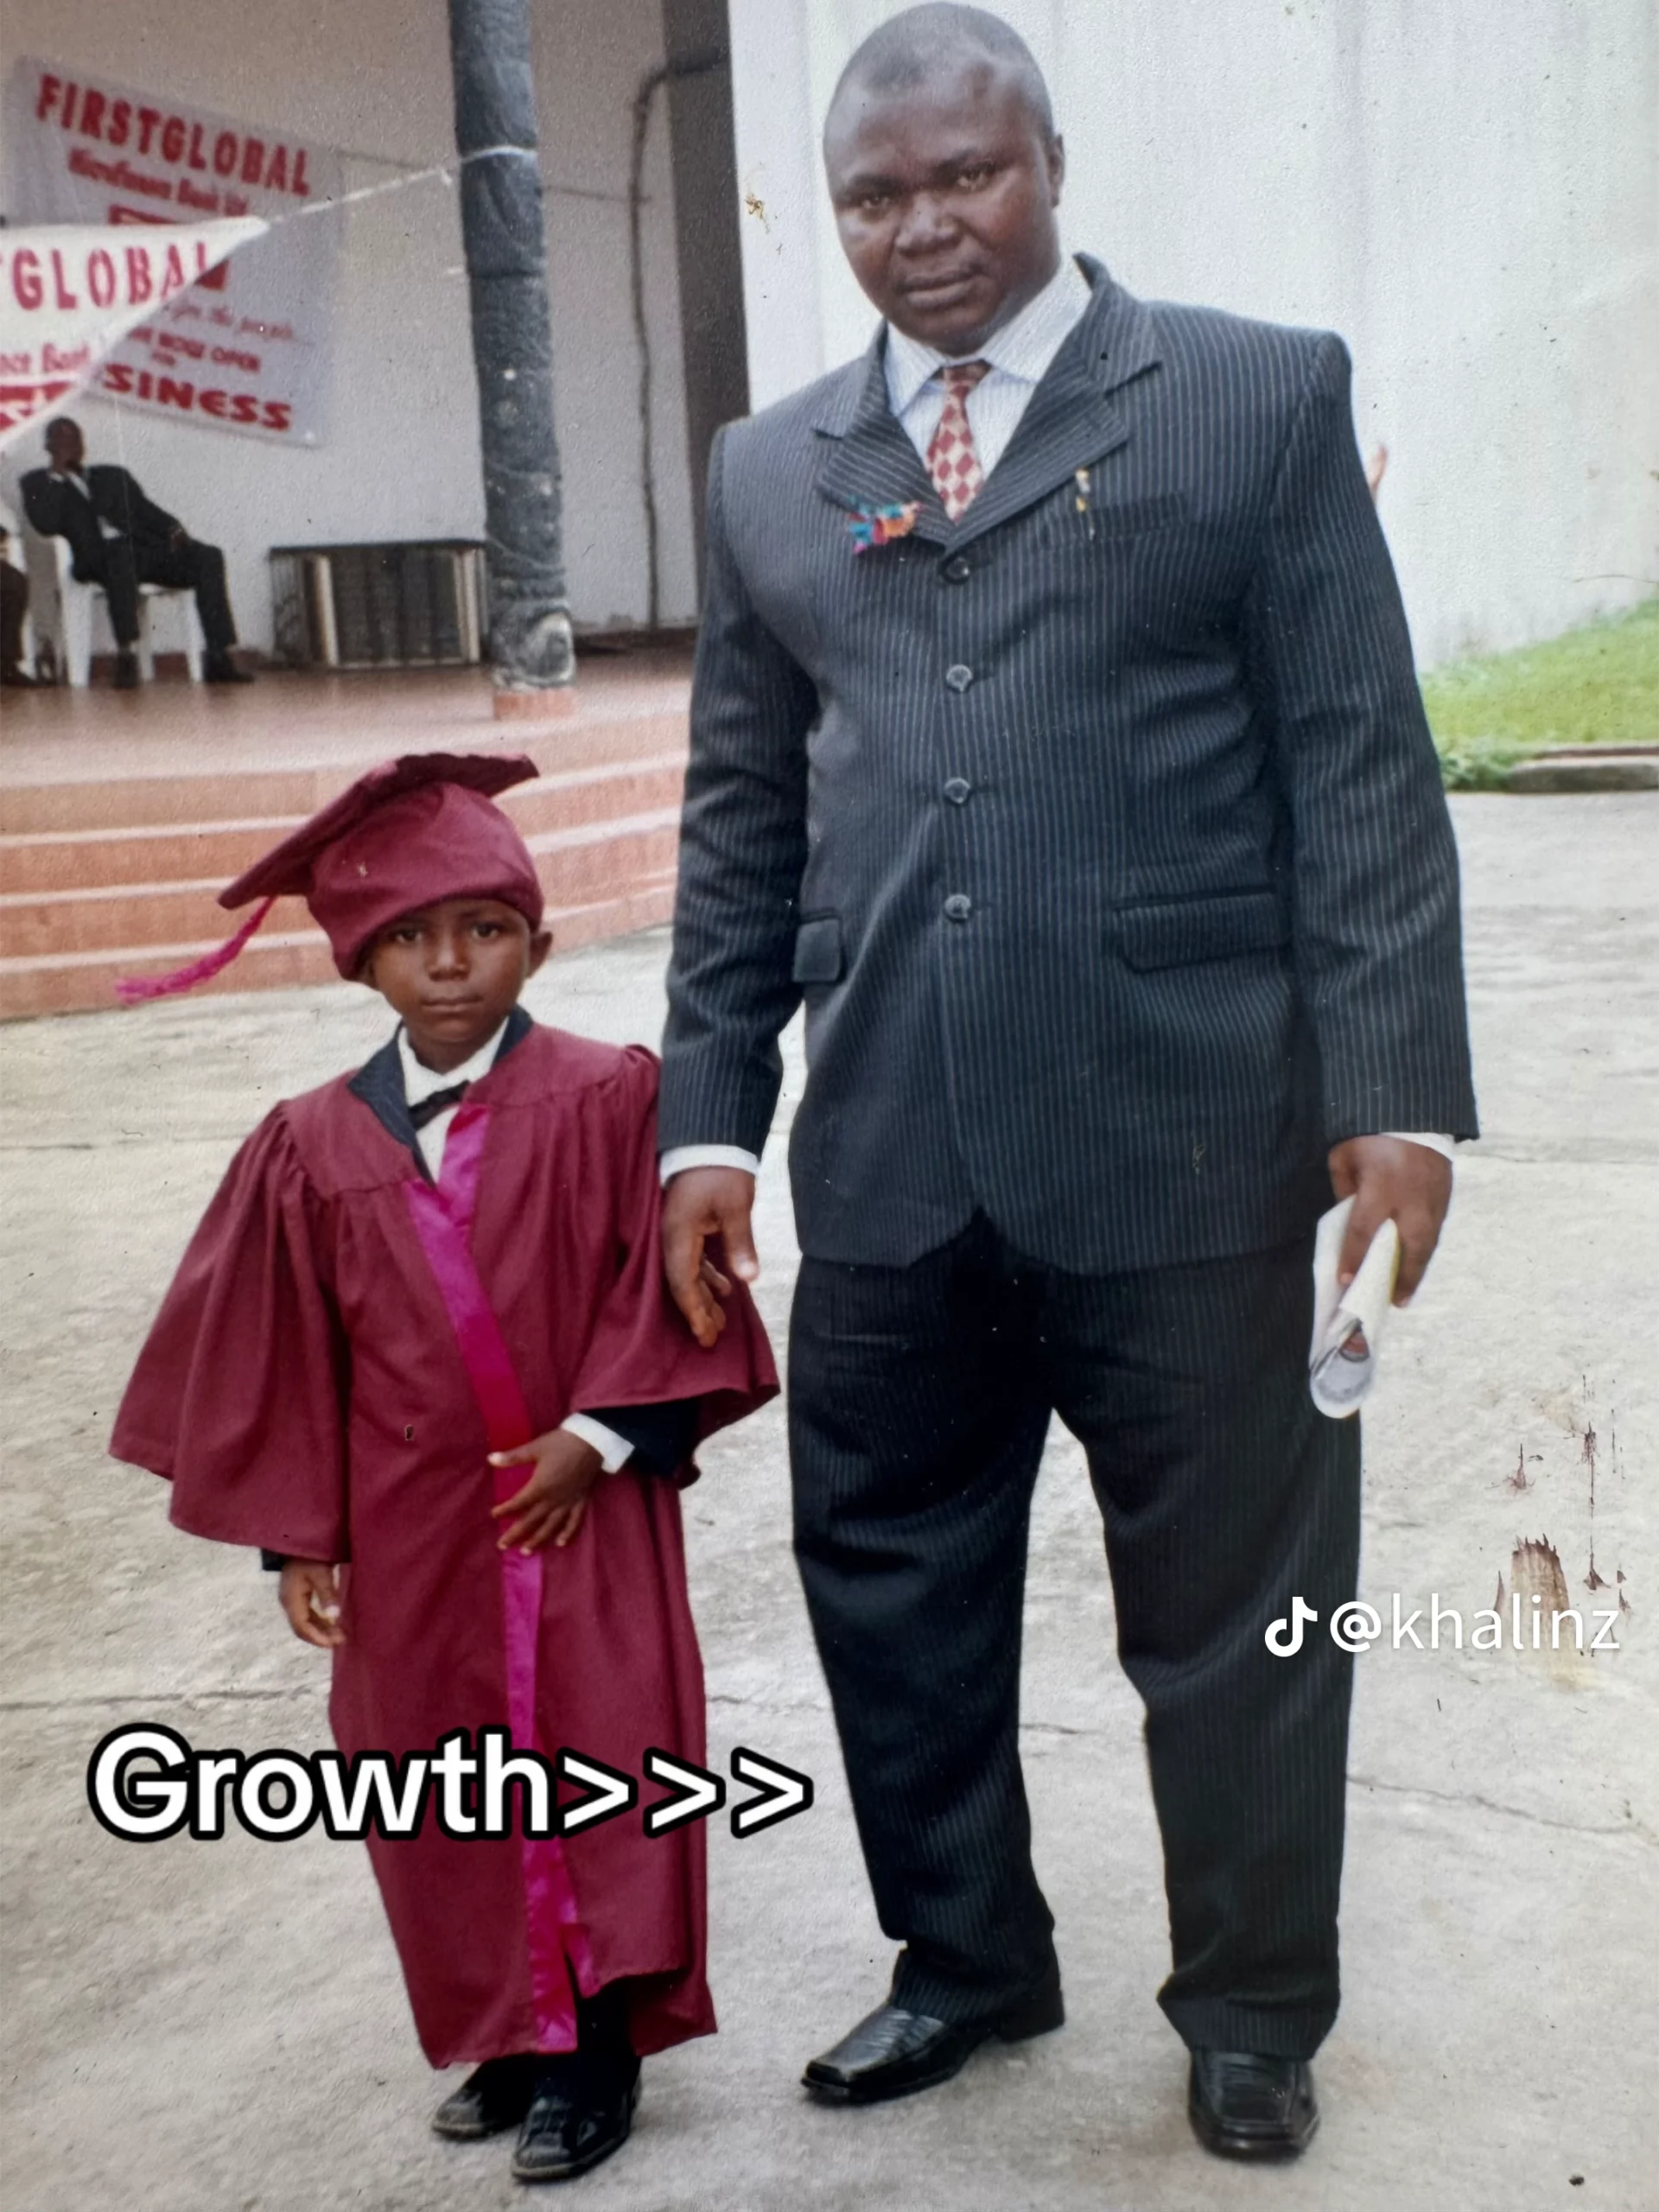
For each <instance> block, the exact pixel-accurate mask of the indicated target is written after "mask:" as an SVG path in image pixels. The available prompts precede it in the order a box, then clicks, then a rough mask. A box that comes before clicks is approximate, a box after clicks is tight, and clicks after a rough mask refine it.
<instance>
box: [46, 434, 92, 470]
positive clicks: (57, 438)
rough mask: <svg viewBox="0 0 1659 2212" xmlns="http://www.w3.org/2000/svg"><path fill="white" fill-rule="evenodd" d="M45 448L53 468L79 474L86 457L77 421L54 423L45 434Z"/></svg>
mask: <svg viewBox="0 0 1659 2212" xmlns="http://www.w3.org/2000/svg"><path fill="white" fill-rule="evenodd" d="M46 450H47V452H48V454H50V456H51V460H52V466H53V467H54V468H57V469H61V470H63V471H65V472H66V473H67V474H79V471H80V466H81V463H82V462H83V461H85V460H86V445H85V442H83V440H82V438H81V435H80V425H79V423H69V422H63V423H54V424H53V425H52V427H51V429H49V430H48V432H47V434H46Z"/></svg>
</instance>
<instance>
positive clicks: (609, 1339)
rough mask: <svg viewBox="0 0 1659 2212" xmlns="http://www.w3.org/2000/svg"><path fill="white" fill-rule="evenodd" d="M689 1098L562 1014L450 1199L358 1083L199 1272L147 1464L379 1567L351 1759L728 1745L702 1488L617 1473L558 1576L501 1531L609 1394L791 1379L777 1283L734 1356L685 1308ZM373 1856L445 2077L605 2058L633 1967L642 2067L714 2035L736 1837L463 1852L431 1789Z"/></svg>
mask: <svg viewBox="0 0 1659 2212" xmlns="http://www.w3.org/2000/svg"><path fill="white" fill-rule="evenodd" d="M656 1097H657V1063H656V1060H655V1058H653V1056H652V1054H651V1053H649V1052H645V1051H644V1050H643V1049H641V1048H639V1047H637V1046H631V1047H629V1048H627V1049H626V1050H624V1051H618V1050H616V1049H614V1048H613V1047H611V1046H604V1045H599V1044H594V1043H590V1042H588V1041H587V1040H585V1039H580V1038H576V1037H572V1036H569V1035H567V1034H565V1033H562V1032H559V1031H556V1030H552V1029H545V1028H540V1027H530V1028H529V1030H528V1032H527V1033H525V1034H524V1035H523V1037H522V1039H521V1040H520V1041H519V1042H518V1044H517V1046H516V1049H513V1050H512V1051H510V1052H508V1053H507V1054H506V1056H505V1058H500V1059H498V1061H497V1063H496V1065H494V1066H493V1068H492V1069H491V1071H490V1072H489V1074H488V1075H487V1076H486V1077H484V1078H483V1079H482V1080H481V1081H480V1082H479V1083H477V1084H474V1086H473V1087H472V1089H471V1090H469V1091H468V1093H467V1097H466V1099H465V1101H464V1102H463V1103H462V1104H461V1107H460V1109H458V1111H457V1113H456V1116H455V1119H454V1122H453V1123H452V1124H451V1125H450V1128H449V1132H448V1139H447V1142H446V1147H445V1152H444V1160H443V1172H442V1178H441V1179H440V1181H439V1182H438V1184H436V1185H434V1184H433V1183H432V1182H431V1181H430V1179H429V1178H428V1177H427V1176H426V1175H425V1174H424V1173H423V1170H422V1168H421V1166H420V1165H419V1163H418V1161H417V1160H416V1157H415V1155H414V1154H413V1153H412V1152H411V1150H410V1147H409V1146H408V1145H407V1144H405V1143H404V1142H401V1141H399V1140H398V1139H397V1137H396V1136H395V1135H392V1134H391V1131H390V1130H389V1129H388V1128H386V1127H385V1126H384V1125H383V1122H382V1121H381V1120H380V1119H379V1118H378V1116H377V1114H376V1113H375V1111H374V1110H373V1109H372V1107H371V1106H370V1105H369V1104H368V1103H365V1099H364V1098H363V1097H361V1096H358V1095H356V1094H354V1092H353V1090H351V1089H349V1088H348V1084H347V1079H346V1078H345V1077H342V1078H340V1080H339V1081H338V1082H335V1083H331V1084H326V1085H325V1086H324V1087H323V1088H322V1089H321V1090H315V1091H312V1092H309V1093H308V1094H307V1095H306V1096H303V1097H301V1098H296V1099H293V1100H290V1101H289V1102H288V1103H285V1104H283V1105H281V1106H278V1107H277V1109H276V1110H275V1111H274V1112H273V1113H272V1114H270V1116H268V1117H267V1118H266V1120H265V1121H264V1122H263V1123H262V1124H261V1125H260V1127H259V1128H257V1130H256V1131H255V1132H254V1134H253V1135H252V1136H251V1137H250V1138H249V1140H248V1141H247V1142H246V1143H245V1145H244V1146H243V1147H242V1149H241V1151H240V1152H239V1153H238V1154H237V1157H236V1159H235V1160H234V1161H233V1162H232V1166H231V1168H230V1171H229V1173H227V1174H226V1178H225V1181H224V1183H223V1184H222V1185H221V1186H220V1188H219V1193H218V1195H217V1196H216V1198H214V1199H213V1204H212V1205H211V1206H210V1207H209V1209H208V1211H207V1216H206V1217H205V1219H204V1220H203V1222H202V1224H201V1226H200V1229H199V1230H197V1232H196V1235H195V1236H194V1240H193V1241H192V1243H191V1244H190V1247H189V1249H188V1251H187V1253H186V1255H185V1257H184V1260H183V1262H182V1263H181V1266H180V1268H179V1272H178V1274H177V1276H176V1278H175V1281H174V1283H173V1286H172V1288H171V1289H170V1290H169V1292H168V1295H167V1299H166V1300H165V1302H164V1304H163V1306H162V1310H161V1313H160V1314H159V1315H158V1317H157V1319H156V1324H155V1326H154V1328H153V1329H152V1330H151V1332H150V1334H149V1339H148V1341H147V1342H146V1344H145V1345H144V1348H143V1352H142V1354H141V1356H140V1357H139V1361H138V1364H137V1370H135V1372H134V1375H133V1377H132V1381H131V1383H130V1385H129V1387H128V1389H127V1393H126V1395H125V1398H124V1402H123V1403H122V1407H121V1410H120V1414H119V1415H118V1420H117V1423H116V1427H115V1432H114V1435H113V1438H112V1440H111V1451H112V1452H113V1453H114V1455H115V1456H116V1457H117V1458H118V1459H127V1460H131V1461H134V1462H136V1463H137V1465H142V1466H146V1467H149V1468H153V1469H154V1470H155V1471H156V1473H157V1474H160V1475H164V1476H168V1477H170V1478H171V1480H172V1485H173V1492H172V1506H171V1517H172V1518H173V1520H174V1521H175V1522H176V1523H177V1524H178V1525H179V1527H181V1528H182V1529H190V1530H192V1531H193V1532H194V1533H195V1534H196V1535H203V1536H211V1537H217V1538H219V1539H220V1540H221V1541H226V1542H228V1543H234V1544H247V1545H261V1546H264V1547H266V1548H269V1549H270V1550H273V1551H279V1552H283V1553H287V1554H290V1555H292V1556H294V1557H296V1558H305V1559H318V1560H334V1561H349V1565H348V1566H347V1567H346V1573H345V1576H344V1578H343V1580H344V1585H345V1587H344V1596H343V1610H342V1619H343V1624H344V1626H345V1629H346V1636H347V1641H346V1643H345V1645H344V1646H343V1647H341V1648H340V1649H339V1650H337V1651H336V1653H335V1654H334V1687H333V1694H332V1697H331V1700H330V1707H329V1716H330V1719H331V1722H332V1724H333V1728H334V1737H335V1740H336V1742H337V1743H338V1745H340V1750H341V1751H343V1752H345V1753H346V1755H347V1756H348V1757H349V1756H350V1755H352V1754H353V1753H355V1752H357V1751H365V1750H375V1751H390V1752H393V1753H402V1752H405V1751H431V1750H433V1749H434V1748H435V1746H436V1745H437V1744H438V1742H439V1740H440V1738H442V1737H443V1736H444V1735H445V1734H446V1733H447V1732H449V1731H450V1730H452V1729H455V1728H465V1729H467V1730H468V1731H470V1732H473V1734H474V1739H475V1738H476V1732H477V1731H478V1729H479V1728H480V1727H483V1726H512V1728H513V1742H514V1745H515V1746H516V1747H519V1748H522V1747H523V1746H524V1743H525V1738H526V1732H527V1729H528V1728H529V1727H531V1726H532V1725H533V1727H534V1732H535V1733H534V1743H535V1747H536V1748H537V1750H539V1751H542V1752H543V1754H544V1755H545V1756H547V1757H549V1758H551V1757H552V1756H553V1754H554V1753H555V1752H556V1751H557V1750H558V1749H559V1748H560V1747H562V1746H569V1748H571V1749H572V1750H574V1751H579V1752H582V1753H586V1754H589V1755H591V1756H593V1757H594V1758H599V1759H601V1760H603V1761H605V1762H607V1764H610V1765H613V1766H615V1767H620V1768H622V1769H624V1770H627V1771H629V1772H631V1773H632V1774H633V1775H635V1776H636V1777H639V1776H641V1775H642V1774H643V1767H642V1754H643V1752H644V1751H645V1748H646V1747H647V1746H648V1745H657V1746H658V1747H660V1748H661V1749H663V1750H665V1751H669V1752H670V1753H671V1754H677V1755H679V1756H682V1757H683V1758H688V1759H690V1760H691V1761H693V1762H695V1763H697V1764H702V1761H703V1758H704V1733H703V1727H704V1721H703V1693H702V1668H701V1662H700V1660H699V1656H698V1652H697V1644H696V1631H695V1630H694V1628H693V1625H692V1621H691V1615H690V1607H689V1605H688V1602H687V1597H686V1587H685V1566H684V1554H683V1545H682V1535H681V1524H680V1510H679V1496H678V1491H677V1487H676V1486H675V1484H673V1483H672V1482H671V1481H668V1480H665V1479H664V1478H661V1477H659V1476H653V1475H652V1474H649V1473H643V1472H636V1471H632V1470H631V1469H626V1468H625V1469H624V1470H623V1471H622V1472H620V1474H617V1475H613V1476H607V1477H601V1479H600V1481H599V1482H598V1483H597V1484H595V1485H594V1490H593V1491H592V1492H591V1494H590V1500H589V1506H588V1516H587V1519H586V1522H584V1524H583V1526H582V1529H581V1531H580V1533H579V1534H578V1535H577V1536H576V1538H575V1541H573V1542H572V1543H571V1544H569V1546H568V1547H566V1548H564V1549H563V1550H556V1549H549V1550H547V1551H545V1552H544V1553H543V1554H538V1555H537V1559H536V1560H535V1562H534V1564H533V1565H532V1563H531V1561H529V1560H524V1558H523V1556H522V1554H505V1555H504V1554H501V1553H500V1552H499V1550H498V1549H497V1548H496V1538H497V1535H498V1530H499V1524H497V1523H495V1522H492V1520H491V1519H490V1508H491V1506H492V1504H493V1503H496V1502H497V1501H498V1500H499V1498H500V1497H505V1496H509V1495H511V1494H512V1492H513V1491H516V1490H518V1488H519V1487H521V1486H522V1484H523V1483H524V1479H525V1478H526V1475H527V1472H528V1470H527V1469H526V1468H524V1467H523V1466H519V1467H515V1468H512V1469H510V1470H506V1471H501V1472H498V1471H495V1470H493V1469H492V1468H490V1467H489V1466H488V1465H486V1452H487V1451H489V1450H491V1449H493V1448H499V1447H501V1446H505V1445H507V1444H510V1443H513V1442H518V1441H522V1440H524V1439H525V1438H528V1437H530V1436H532V1435H538V1434H540V1433H543V1432H544V1431H546V1430H548V1429H551V1428H555V1427H557V1426H558V1424H559V1422H560V1421H563V1419H564V1417H565V1416H566V1414H569V1413H570V1412H572V1411H574V1410H575V1409H577V1408H582V1407H615V1408H622V1407H625V1406H628V1405H649V1404H656V1403H661V1402H665V1401H668V1400H672V1399H687V1398H695V1399H696V1400H698V1401H699V1420H698V1427H699V1430H700V1433H702V1434H703V1435H707V1434H708V1433H709V1432H710V1431H712V1430H713V1429H715V1428H717V1427H721V1425H722V1424H724V1423H726V1422H728V1421H734V1420H736V1419H738V1418H739V1417H740V1416H741V1415H742V1414H745V1413H747V1412H748V1411H750V1410H751V1409H752V1408H753V1407H755V1406H757V1405H759V1404H760V1403H761V1402H763V1401H764V1400H766V1398H768V1397H770V1396H772V1395H773V1394H774V1393H775V1391H776V1389H777V1387H778V1386H777V1377H776V1374H775V1371H774V1369H773V1366H772V1357H771V1353H770V1351H769V1349H768V1346H767V1344H766V1336H765V1333H764V1332H763V1331H762V1329H761V1326H760V1321H759V1319H758V1318H757V1317H756V1315H755V1313H754V1310H753V1306H751V1305H750V1304H749V1302H748V1300H747V1296H746V1295H745V1294H743V1293H742V1292H741V1289H739V1290H737V1291H736V1292H734V1297H733V1298H732V1299H731V1300H728V1316H729V1319H728V1325H727V1326H726V1329H725V1331H724V1332H723V1333H722V1334H721V1338H720V1341H719V1344H718V1345H717V1347H716V1348H715V1350H714V1351H709V1352H705V1351H702V1350H700V1349H699V1347H698V1346H697V1345H696V1344H695V1343H694V1341H693V1340H692V1338H691V1336H690V1332H689V1331H688V1330H687V1328H686V1326H685V1325H684V1323H683V1320H682V1319H681V1318H680V1316H679V1314H678V1313H677V1312H676V1310H675V1309H674V1307H673V1306H672V1305H671V1301H670V1300H669V1299H668V1296H667V1294H666V1291H665V1289H664V1285H663V1281H662V1274H661V1264H660V1260H659V1256H658V1195H659V1194H658V1175H657V1162H656ZM515 1432H518V1433H515ZM692 1472H693V1470H690V1469H688V1470H684V1471H683V1479H689V1478H690V1474H691V1473H692ZM515 1723H516V1725H515ZM514 1794H515V1796H517V1794H518V1793H516V1792H515V1793H514ZM581 1794H582V1793H581V1792H580V1791H572V1790H569V1789H566V1790H564V1791H563V1795H564V1796H580V1795H581ZM644 1794H645V1795H646V1796H648V1797H651V1796H654V1795H655V1793H654V1791H652V1790H651V1789H649V1787H648V1786H647V1789H646V1790H645V1793H644ZM369 1848H370V1852H371V1855H372V1859H373V1863H374V1870H375V1873H376V1875H377V1877H378V1881H379V1885H380V1891H381V1895H382V1897H383V1898H384V1899H385V1907H386V1912H387V1915H388V1917H389V1919H390V1921H391V1930H392V1935H393V1937H394V1939H395V1941H396V1942H397V1952H398V1955H399V1958H400V1959H401V1961H402V1962H403V1967H404V1977H405V1980H406V1981H407V1983H408V1987H409V1993H410V2002H411V2004H412V2005H413V2008H414V2012H415V2019H416V2028H417V2030H418V2031H419V2034H420V2038H421V2043H422V2045H423V2049H424V2050H425V2051H426V2054H427V2056H428V2057H429V2059H430V2060H431V2061H432V2063H433V2064H434V2065H435V2066H445V2065H449V2064H453V2063H456V2062H458V2061H467V2062H473V2063H475V2062H477V2061H478V2060H480V2059H484V2058H488V2057H493V2056H498V2055H499V2054H502V2053H505V2052H508V2051H517V2050H532V2049H540V2050H568V2049H569V2048H570V2047H571V2046H572V2044H574V2041H575V2019H574V2006H573V2003H572V2000H571V1996H570V1984H571V1981H572V1980H575V1983H576V1985H577V1986H579V1987H580V1988H581V1989H582V1991H583V1993H585V1994H591V1993H593V1992H594V1990H596V1989H597V1988H599V1987H600V1986H602V1985H603V1984H605V1983H607V1982H609V1981H612V1980H615V1979H617V1978H618V1977H620V1976H627V1977H630V1978H632V1994H631V2012H630V2027H631V2031H632V2037H633V2041H634V2044H635V2047H636V2049H638V2050H640V2051H641V2052H645V2051H650V2050H660V2049H662V2048H664V2047H665V2046H667V2045H668V2044H673V2043H677V2042H681V2041H683V2040H684V2039H686V2038H687V2037H692V2036H696V2035H702V2034H707V2033H709V2032H710V2031H712V2029H713V2027H714V2014H713V2010H712V2006H711V2005H710V2002H709V1991H708V1985H707V1981H706V1978H705V1970H704V1968H705V1960H704V1895H705V1889H704V1859H703V1832H702V1823H701V1822H700V1821H694V1822H691V1823H689V1824H687V1825H685V1826H683V1827H678V1828H677V1829H674V1830H671V1831H670V1833H669V1834H667V1835H664V1836H661V1837H655V1838H647V1837H646V1836H645V1834H644V1833H643V1827H642V1823H641V1820H640V1816H639V1813H638V1812H634V1813H631V1814H624V1815H620V1817H618V1818H616V1819H613V1820H612V1821H607V1822H605V1823H604V1824H602V1825H601V1826H599V1827H595V1828H593V1829H591V1830H588V1831H585V1832H582V1833H578V1834H575V1835H572V1836H569V1837H567V1838H564V1839H563V1840H548V1841H545V1842H534V1841H526V1840H523V1839H518V1838H512V1839H506V1840H483V1839H478V1838H454V1839H452V1838H450V1837H448V1836H446V1835H444V1834H442V1832H441V1831H440V1829H439V1827H438V1826H437V1822H436V1821H435V1817H434V1814H433V1810H432V1809H431V1808H429V1811H428V1815H427V1817H426V1819H425V1821H424V1822H423V1826H422V1830H421V1833H420V1834H419V1835H418V1836H417V1837H416V1838H413V1839H410V1840H394V1841H386V1840H380V1839H378V1838H375V1839H372V1840H371V1842H370V1847H369Z"/></svg>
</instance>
